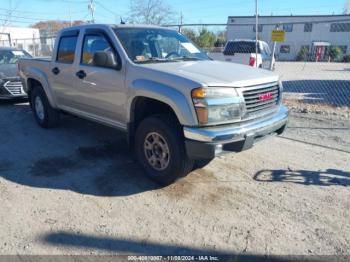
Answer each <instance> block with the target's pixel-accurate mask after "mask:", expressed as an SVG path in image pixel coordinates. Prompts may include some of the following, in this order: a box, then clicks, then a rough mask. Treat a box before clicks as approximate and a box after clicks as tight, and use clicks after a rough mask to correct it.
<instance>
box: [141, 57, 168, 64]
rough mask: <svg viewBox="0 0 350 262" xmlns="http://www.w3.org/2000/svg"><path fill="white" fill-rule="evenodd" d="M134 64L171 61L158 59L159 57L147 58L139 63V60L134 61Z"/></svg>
mask: <svg viewBox="0 0 350 262" xmlns="http://www.w3.org/2000/svg"><path fill="white" fill-rule="evenodd" d="M134 62H135V63H140V64H145V63H158V62H162V63H167V62H172V59H166V58H159V57H150V58H147V59H146V60H143V61H139V60H134Z"/></svg>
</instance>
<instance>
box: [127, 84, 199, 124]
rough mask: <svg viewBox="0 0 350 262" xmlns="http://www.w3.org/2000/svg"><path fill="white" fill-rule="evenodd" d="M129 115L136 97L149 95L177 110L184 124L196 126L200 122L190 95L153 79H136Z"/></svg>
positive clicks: (178, 116) (177, 114) (132, 90)
mask: <svg viewBox="0 0 350 262" xmlns="http://www.w3.org/2000/svg"><path fill="white" fill-rule="evenodd" d="M130 90H131V93H132V95H131V96H130V100H129V105H128V110H129V112H128V115H129V116H130V113H131V112H130V110H131V108H132V107H131V105H132V102H133V100H134V98H135V97H138V96H142V97H148V98H152V99H155V100H158V101H160V102H163V103H165V104H167V105H169V106H170V107H171V108H172V109H173V111H174V112H175V114H176V116H177V118H178V120H179V122H180V123H181V124H182V125H184V126H195V125H197V124H198V121H197V116H196V112H195V111H194V107H193V104H192V100H191V98H190V97H188V98H187V97H186V96H185V95H184V94H183V93H181V92H180V91H178V90H176V89H174V88H172V87H170V86H167V85H164V84H162V83H158V82H155V81H152V80H146V79H144V80H135V81H133V82H132V87H131V88H130Z"/></svg>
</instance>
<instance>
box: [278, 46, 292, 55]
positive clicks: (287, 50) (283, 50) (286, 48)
mask: <svg viewBox="0 0 350 262" xmlns="http://www.w3.org/2000/svg"><path fill="white" fill-rule="evenodd" d="M280 52H281V53H283V54H288V53H290V46H289V45H281V48H280Z"/></svg>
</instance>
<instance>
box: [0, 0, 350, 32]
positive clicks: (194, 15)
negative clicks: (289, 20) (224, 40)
mask: <svg viewBox="0 0 350 262" xmlns="http://www.w3.org/2000/svg"><path fill="white" fill-rule="evenodd" d="M163 1H164V2H166V3H168V4H169V5H170V6H171V7H172V9H173V10H174V11H175V12H176V13H177V14H178V15H177V16H178V17H180V13H182V15H183V22H184V23H226V22H227V17H228V16H230V15H231V16H234V15H253V14H254V13H255V0H163ZM94 2H95V21H96V22H97V23H119V22H120V17H124V19H125V18H126V17H127V16H128V8H129V0H94ZM88 3H89V0H0V25H2V24H3V22H4V19H5V18H6V17H8V16H7V14H8V12H9V10H14V11H13V13H12V16H11V25H12V26H30V25H31V24H34V23H35V22H38V21H40V20H55V19H58V20H67V21H69V20H70V19H72V20H89V19H90V14H89V11H88ZM258 3H259V14H260V15H271V14H273V15H291V14H293V15H320V14H341V13H342V11H343V7H344V3H345V0H289V1H287V0H258ZM178 20H179V21H180V18H179V19H178Z"/></svg>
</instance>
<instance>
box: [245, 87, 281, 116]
mask: <svg viewBox="0 0 350 262" xmlns="http://www.w3.org/2000/svg"><path fill="white" fill-rule="evenodd" d="M243 96H244V100H245V104H246V109H247V112H246V117H251V116H253V115H257V114H260V113H263V112H265V111H269V110H271V109H273V108H274V107H275V106H276V105H277V104H278V103H279V100H280V89H279V85H278V84H277V83H273V84H271V85H264V86H260V87H259V86H257V87H256V88H249V90H246V91H243Z"/></svg>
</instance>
